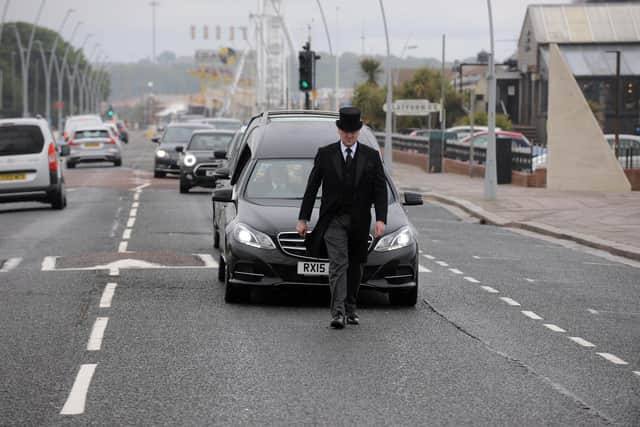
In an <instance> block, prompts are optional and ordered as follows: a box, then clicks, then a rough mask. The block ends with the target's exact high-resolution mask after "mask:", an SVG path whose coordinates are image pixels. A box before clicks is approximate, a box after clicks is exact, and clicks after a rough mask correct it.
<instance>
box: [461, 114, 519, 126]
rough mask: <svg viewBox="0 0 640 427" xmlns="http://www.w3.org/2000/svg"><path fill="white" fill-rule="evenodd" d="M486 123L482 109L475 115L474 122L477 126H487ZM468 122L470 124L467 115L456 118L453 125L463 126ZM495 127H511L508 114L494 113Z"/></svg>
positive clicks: (485, 115)
mask: <svg viewBox="0 0 640 427" xmlns="http://www.w3.org/2000/svg"><path fill="white" fill-rule="evenodd" d="M487 123H488V120H487V113H485V112H484V111H483V112H480V113H477V114H476V115H475V117H474V124H476V125H478V126H487ZM470 124H471V118H470V117H469V116H465V117H463V118H461V119H460V120H458V121H457V122H456V123H455V124H454V126H465V125H467V126H468V125H470ZM496 127H499V128H501V129H502V130H509V129H511V120H510V119H509V116H506V115H504V114H496Z"/></svg>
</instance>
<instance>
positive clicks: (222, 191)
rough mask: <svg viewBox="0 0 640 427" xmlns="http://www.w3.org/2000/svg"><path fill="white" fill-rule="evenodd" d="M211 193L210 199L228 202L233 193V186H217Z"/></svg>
mask: <svg viewBox="0 0 640 427" xmlns="http://www.w3.org/2000/svg"><path fill="white" fill-rule="evenodd" d="M211 194H212V196H211V200H212V201H214V202H221V203H229V202H231V201H232V199H231V196H232V195H233V188H231V187H224V188H217V189H215V190H213V192H212V193H211Z"/></svg>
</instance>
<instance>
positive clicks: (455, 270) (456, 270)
mask: <svg viewBox="0 0 640 427" xmlns="http://www.w3.org/2000/svg"><path fill="white" fill-rule="evenodd" d="M449 271H450V272H452V273H453V274H464V273H463V272H462V271H460V270H458V269H457V268H450V269H449Z"/></svg>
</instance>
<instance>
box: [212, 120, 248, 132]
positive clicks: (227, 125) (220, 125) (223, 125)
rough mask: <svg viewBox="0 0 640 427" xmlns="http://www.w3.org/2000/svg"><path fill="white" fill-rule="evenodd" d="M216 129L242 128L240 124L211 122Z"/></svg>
mask: <svg viewBox="0 0 640 427" xmlns="http://www.w3.org/2000/svg"><path fill="white" fill-rule="evenodd" d="M210 124H211V125H212V126H214V127H215V128H216V129H224V130H236V129H239V128H240V127H241V126H242V123H241V122H211V123H210Z"/></svg>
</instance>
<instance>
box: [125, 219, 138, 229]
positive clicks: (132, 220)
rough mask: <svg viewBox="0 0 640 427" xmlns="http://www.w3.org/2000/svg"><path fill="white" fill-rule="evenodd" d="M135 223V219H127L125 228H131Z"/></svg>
mask: <svg viewBox="0 0 640 427" xmlns="http://www.w3.org/2000/svg"><path fill="white" fill-rule="evenodd" d="M135 223H136V219H135V218H129V219H128V220H127V228H133V226H134V224H135Z"/></svg>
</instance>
